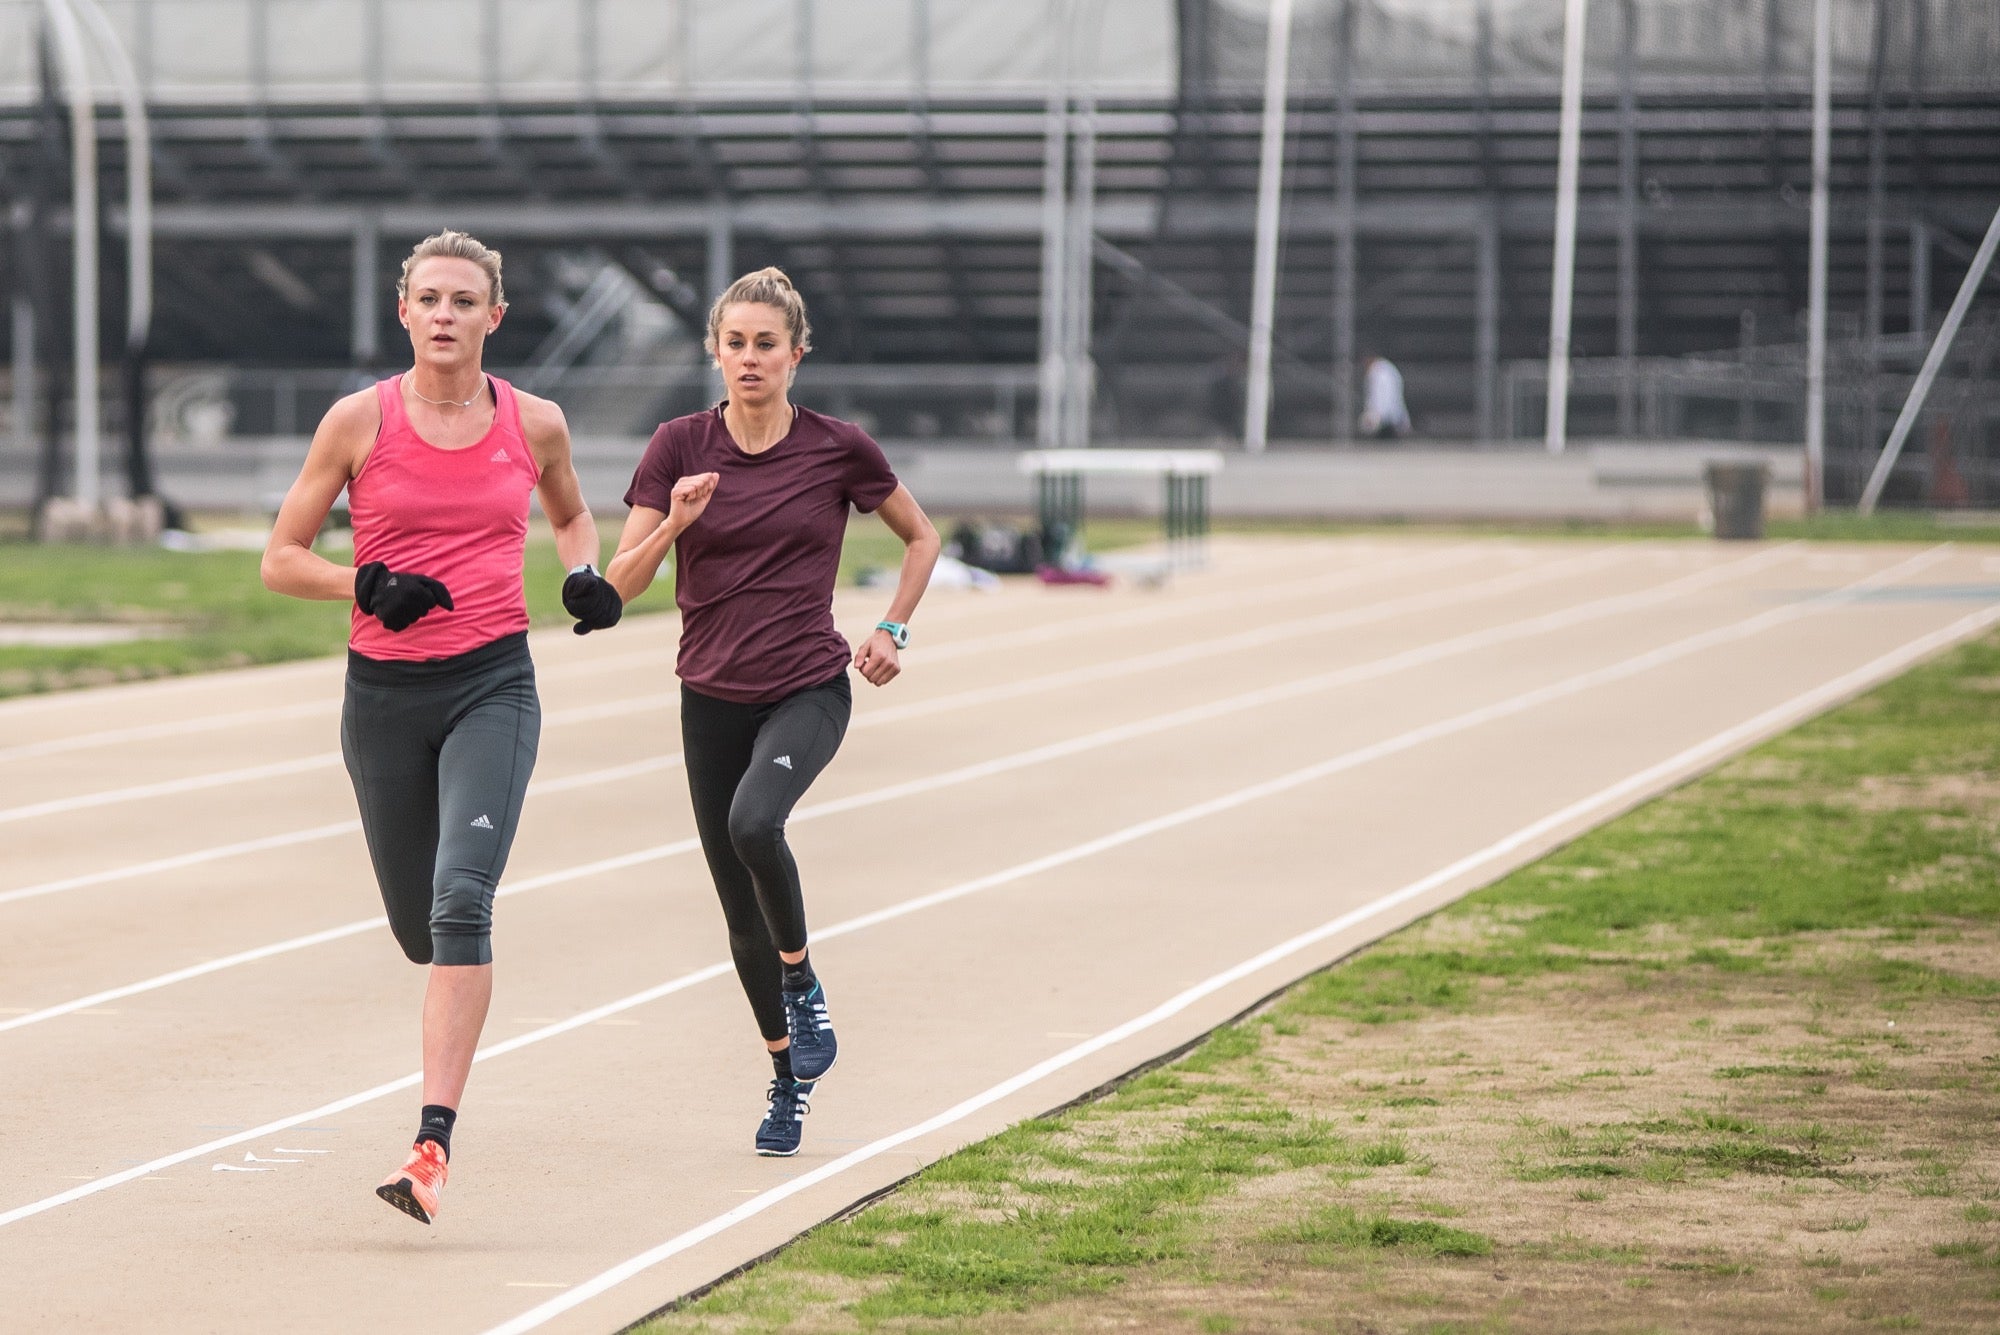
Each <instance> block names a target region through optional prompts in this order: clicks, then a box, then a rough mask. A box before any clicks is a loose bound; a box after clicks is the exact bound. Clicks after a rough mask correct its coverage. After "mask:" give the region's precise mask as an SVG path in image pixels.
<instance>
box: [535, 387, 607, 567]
mask: <svg viewBox="0 0 2000 1335" xmlns="http://www.w3.org/2000/svg"><path fill="white" fill-rule="evenodd" d="M516 393H517V397H518V398H519V399H520V403H521V429H522V430H523V431H525V432H526V433H527V436H528V448H529V449H530V450H533V451H534V454H535V465H536V467H538V468H540V469H541V472H542V479H541V481H540V482H537V483H536V484H535V494H536V495H537V496H539V497H540V498H541V502H542V513H543V514H544V515H546V516H548V520H549V527H550V528H552V529H554V530H555V535H556V555H557V556H558V557H560V558H561V559H562V564H563V569H565V570H574V569H575V568H576V567H578V566H580V565H583V564H584V563H586V562H588V563H589V564H591V565H596V564H597V560H598V555H599V553H598V538H597V521H596V520H595V519H593V518H592V517H591V514H590V507H589V506H587V505H585V504H584V501H583V484H582V483H581V482H580V481H578V480H577V476H576V464H575V462H574V461H573V460H572V459H571V458H570V443H569V423H568V422H567V421H566V420H565V419H564V418H563V411H562V409H561V408H559V407H557V406H556V405H555V404H554V403H551V402H550V401H549V400H547V399H543V398H537V397H536V396H535V395H533V394H521V393H519V392H518V391H516Z"/></svg>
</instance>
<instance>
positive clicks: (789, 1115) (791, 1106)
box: [770, 1077, 812, 1122]
mask: <svg viewBox="0 0 2000 1335" xmlns="http://www.w3.org/2000/svg"><path fill="white" fill-rule="evenodd" d="M811 1098H812V1086H811V1085H806V1084H801V1083H800V1082H798V1081H796V1080H786V1079H784V1078H782V1077H780V1078H778V1079H776V1080H773V1081H772V1082H771V1113H770V1117H771V1120H772V1121H774V1122H776V1121H787V1122H796V1121H798V1120H799V1119H800V1118H801V1117H804V1116H805V1115H806V1114H807V1113H809V1112H811V1111H812V1104H811V1102H810V1100H811Z"/></svg>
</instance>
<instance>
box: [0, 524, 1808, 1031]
mask: <svg viewBox="0 0 2000 1335" xmlns="http://www.w3.org/2000/svg"><path fill="white" fill-rule="evenodd" d="M1782 550H1783V549H1773V550H1772V551H1769V552H1764V553H1759V554H1757V555H1756V556H1753V557H1748V558H1744V559H1743V560H1741V561H1737V562H1732V563H1729V564H1727V565H1723V566H1714V567H1710V568H1708V569H1707V570H1703V571H1697V572H1695V573H1694V574H1692V575H1686V576H1683V577H1681V578H1680V579H1678V580H1673V581H1669V582H1668V583H1667V584H1664V585H1659V586H1656V587H1655V588H1653V589H1649V590H1637V591H1634V592H1633V593H1629V594H1616V595H1613V596H1612V597H1611V598H1610V599H1599V600H1595V601H1594V602H1589V603H1583V604H1578V605H1576V606H1574V607H1571V608H1566V609H1559V610H1558V611H1557V612H1553V613H1546V614H1543V615H1542V616H1540V617H1536V618H1530V619H1528V621H1526V622H1521V623H1509V624H1507V625H1503V626H1499V627H1491V628H1488V629H1487V630H1483V631H1474V632H1470V633H1469V634H1467V635H1462V636H1457V637H1453V638H1452V639H1448V640H1444V641H1440V642H1437V643H1434V644H1431V645H1424V646H1418V647H1416V648H1414V649H1410V650H1406V651H1403V652H1402V653H1399V654H1393V655H1390V656H1389V657H1387V658H1383V659H1376V660H1373V661H1371V662H1367V663H1360V664H1354V665H1351V666H1349V667H1346V668H1336V669H1333V670H1331V671H1328V672H1323V673H1316V674H1313V675H1312V676H1309V677H1304V678H1300V679H1297V680H1295V681H1291V682H1285V683H1280V684H1279V685H1276V686H1269V687H1263V688H1260V689H1258V690H1254V691H1247V692H1243V693H1241V694H1239V695H1235V696H1230V697H1226V698H1224V699H1221V700H1214V701H1210V702H1208V703H1206V704H1201V705H1195V706H1191V707H1189V708H1186V709H1179V710H1172V711H1169V712H1167V713H1165V714H1159V715H1154V716H1152V717H1151V718H1148V719H1139V720H1134V721H1132V722H1129V723H1123V724H1117V725H1114V726H1112V727H1109V728H1103V729H1099V730H1097V731H1095V732H1091V733H1085V734H1083V735H1081V736H1077V737H1072V738H1066V739H1064V740H1062V741H1059V742H1050V743H1046V744H1044V745H1042V746H1038V747H1032V748H1029V749H1028V750H1026V751H1020V752H1015V753H1014V754H1012V755H1008V756H1000V757H996V758H994V759H991V760H985V761H979V762H975V763H974V764H971V765H965V766H961V767H959V768H957V769H953V770H947V771H944V772H942V773H938V774H932V775H927V776H925V777H923V778H920V779H912V780H906V781H904V782H902V783H896V784H890V785H886V786H884V787H881V788H875V789H870V790H868V791H866V792H863V793H856V794H851V795H849V796H847V797H841V798H831V799H828V800H826V801H823V802H816V803H809V804H807V805H805V806H802V807H800V808H798V809H797V810H796V811H794V812H793V813H792V817H791V819H792V821H793V822H794V823H797V822H799V821H810V820H816V819H820V818H823V817H826V816H831V815H837V814H841V813H843V812H848V811H856V810H860V809H863V808H865V807H870V806H875V805H879V804H881V803H885V802H890V801H894V800H897V799H899V798H903V797H910V796H919V795H922V794H925V793H930V792H935V791H937V790H939V789H941V788H946V787H951V786H955V785H958V784H962V783H968V782H972V781H975V780H978V779H983V778H990V777H993V776H995V775H998V774H1003V773H1006V772H1009V771H1012V770H1017V769H1023V768H1026V767H1028V766H1031V765H1036V764H1042V763H1045V762H1048V761H1051V760H1057V759H1062V758H1066V757H1068V756H1072V755H1078V754H1082V753H1084V752H1086V751H1090V750H1095V749H1098V748H1100V747H1104V746H1109V745H1113V744H1115V743H1117V742H1122V741H1129V740H1132V739H1134V738H1138V737H1143V736H1148V735H1151V734H1154V733H1158V732H1164V731H1167V730H1169V729H1172V728H1177V727H1183V726H1187V725H1189V724H1193V723H1199V722H1205V721H1208V720H1210V719H1214V718H1219V717H1223V716H1225V715H1228V714H1232V713H1239V712H1242V711H1244V710H1248V709H1255V708H1258V707H1261V706H1263V705H1267V704H1273V703H1277V702H1280V701H1284V700H1289V699H1294V698H1297V697H1299V696H1302V695H1307V694H1311V693H1315V692H1318V691H1323V690H1330V689H1335V688H1337V687H1340V686H1345V685H1352V684H1356V683H1359V682H1363V681H1368V680H1373V679H1376V678H1379V677H1383V676H1388V675H1391V674H1393V673H1395V672H1399V671H1404V670H1407V669H1409V668H1412V667H1417V666H1421V665H1423V664H1425V663H1429V662H1435V661H1437V660H1439V659H1441V658H1446V657H1451V656H1454V655H1456V654H1459V653H1464V652H1468V651H1470V650H1472V649H1476V648H1483V647H1487V646H1489V645H1491V644H1496V643H1505V642H1506V641H1507V640H1509V639H1513V638H1518V637H1519V636H1520V635H1521V634H1524V633H1531V632H1530V631H1524V630H1522V627H1524V626H1527V627H1531V628H1532V631H1540V630H1546V629H1552V628H1558V627H1560V626H1562V625H1567V624H1571V623H1572V622H1573V621H1577V620H1586V619H1590V616H1595V615H1602V614H1604V612H1605V608H1604V604H1606V603H1615V604H1616V605H1617V609H1618V610H1624V609H1627V608H1629V607H1630V606H1634V605H1639V606H1643V605H1650V604H1651V603H1654V602H1658V601H1663V600H1665V599H1666V598H1669V597H1675V596H1679V595H1680V594H1681V593H1685V592H1687V591H1689V587H1690V586H1691V585H1692V586H1693V587H1705V586H1706V585H1707V584H1710V583H1714V582H1716V581H1717V580H1719V579H1720V578H1722V577H1724V576H1725V575H1726V574H1728V573H1729V572H1732V571H1734V572H1736V573H1741V568H1742V567H1744V566H1746V565H1751V564H1752V563H1753V562H1754V563H1758V565H1757V566H1756V567H1754V568H1761V565H1762V564H1768V563H1770V562H1771V561H1773V560H1775V559H1776V557H1777V554H1778V553H1779V552H1780V551H1782ZM1635 599H1636V600H1639V601H1638V602H1637V603H1636V604H1635V603H1632V602H1631V601H1629V600H1635ZM1593 609H1595V610H1593ZM1585 613H1589V614H1590V616H1586V615H1584V614H1585ZM884 712H885V713H886V712H887V711H884ZM874 717H875V718H876V719H878V720H881V719H882V715H880V714H878V715H876V716H874ZM679 761H680V756H679V755H678V753H676V754H675V755H673V756H668V757H658V758H654V759H650V760H645V761H639V762H635V763H634V764H632V765H628V766H623V767H620V768H619V769H618V770H616V771H592V772H591V773H589V774H584V775H572V776H570V777H569V778H566V779H553V780H547V781H538V782H537V783H536V784H534V785H531V787H530V789H529V791H530V792H531V793H542V792H554V791H563V790H566V789H569V788H580V787H584V786H586V784H587V783H597V782H604V781H606V780H605V779H604V777H603V776H604V775H606V774H614V775H616V776H618V777H627V776H631V775H636V774H640V773H646V772H650V771H652V770H656V769H662V768H666V767H667V766H669V765H671V764H678V763H679ZM359 829H360V822H359V821H352V820H351V821H346V822H341V823H338V824H334V825H327V826H320V827H317V828H315V829H313V830H307V831H301V832H298V834H296V835H281V836H272V837H270V838H266V839H262V840H251V841H247V842H245V843H243V844H238V845H231V846H228V850H227V851H228V852H229V853H230V854H232V855H233V854H234V853H238V852H242V853H249V852H259V851H265V850H268V849H271V848H277V847H283V846H287V845H289V844H293V843H302V842H307V841H308V840H311V839H319V838H328V837H333V836H336V835H341V834H351V833H355V832H357V831H358V830H359ZM698 847H699V843H698V841H696V840H694V839H681V840H676V841H673V842H670V843H666V844H660V845H655V846H653V847H650V848H643V849H638V850H635V851H633V852H629V853H623V854H618V855H615V856H613V857H610V858H604V859H599V860H597V861H594V862H590V863H586V864H583V865H580V866H576V867H568V868H563V869H561V870H558V871H553V872H545V873H542V874H540V875H537V876H533V877H528V878H525V879H523V880H519V881H510V882H508V883H506V884H504V885H502V886H501V887H500V888H499V889H498V891H497V892H496V895H495V897H496V898H505V897H507V896H510V895H515V894H520V893H522V892H524V891H528V890H536V889H542V888H544V887H546V886H550V885H559V884H564V883H566V882H569V881H575V880H582V879H585V878H587V877H590V876H596V875H602V874H605V873H608V872H612V871H620V870H624V869H626V868H629V867H635V866H640V865H643V864H645V863H648V862H654V861H661V860H664V859H666V858H669V857H675V856H678V855H680V854H683V853H687V852H691V851H694V850H695V849H697V848H698ZM202 860H207V859H205V858H204V857H203V855H202V854H200V853H194V854H183V855H180V856H179V857H176V858H167V859H161V860H159V861H158V862H155V863H150V864H144V865H145V868H146V869H147V870H161V871H166V870H176V869H179V868H182V867H186V866H190V865H194V864H195V863H196V862H198V861H202ZM107 875H108V874H107V873H99V874H96V875H95V876H85V877H77V878H71V880H70V881H67V882H51V883H49V886H48V887H46V888H45V887H29V888H28V890H27V891H12V892H9V893H8V894H0V903H6V902H7V901H8V900H9V898H10V897H24V896H25V895H26V894H27V893H29V892H32V891H40V892H41V893H54V892H55V891H57V890H62V889H70V888H76V887H77V886H78V885H83V884H102V883H104V880H105V879H106V877H107ZM386 925H387V920H386V919H385V918H383V917H380V916H375V917H370V918H366V919H361V920H358V921H355V922H350V923H346V924H342V925H340V926H337V927H330V928H325V929H322V930H320V931H317V932H310V933H306V934H304V935H302V936H297V937H291V938H288V939H286V940H283V941H278V942H273V943H270V944H268V945H264V946H257V947H252V948H251V949H248V950H243V951H237V952H234V953H232V954H229V955H225V956H221V957H219V958H217V959H213V960H208V961H205V962H203V963H200V964H193V965H187V966H184V967H182V968H179V969H174V970H170V971H168V972H166V973H163V974H159V975H156V976H154V977H152V978H147V979H142V980H140V981H138V982H134V983H127V984H122V985H120V986H118V987H114V988H108V989H105V990H103V991H99V992H93V993H91V994H90V995H88V996H85V997H80V998H76V999H73V1000H71V1001H66V1002H60V1003H57V1004H55V1005H52V1006H47V1007H43V1008H41V1009H38V1010H34V1011H30V1012H27V1013H24V1014H22V1015H19V1016H15V1017H13V1018H12V1019H8V1020H0V1033H6V1032H7V1031H9V1030H12V1029H21V1028H26V1027H28V1026H29V1025H34V1024H41V1023H44V1022H46V1021H48V1020H53V1019H57V1018H59V1017H61V1016H64V1015H69V1014H73V1013H75V1012H77V1011H81V1010H87V1009H90V1008H92V1007H94V1006H101V1005H105V1004H107V1003H109V1002H112V1001H119V1000H123V999H125V998H127V997H132V996H137V995H140V994H142V993H145V992H152V991H157V990H159V989H161V988H164V987H170V986H173V985H174V984H176V983H182V982H188V981H190V980H192V979H195V978H201V977H206V976H208V975H210V974H214V973H220V972H222V971H224V970H226V969H232V968H236V967H238V966H240V965H245V964H253V963H256V962H258V961H260V960H266V959H271V958H273V957H275V956H278V955H283V954H290V953H292V952H293V951H297V950H305V949H309V948H311V947H313V946H317V945H323V944H326V943H328V942H331V941H337V940H342V939H344V938H346V937H349V936H354V935H358V934H360V933H362V932H366V931H371V930H374V929H375V928H378V927H383V926H386Z"/></svg>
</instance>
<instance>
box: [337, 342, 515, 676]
mask: <svg viewBox="0 0 2000 1335" xmlns="http://www.w3.org/2000/svg"><path fill="white" fill-rule="evenodd" d="M487 381H488V382H489V383H490V384H491V385H492V386H493V398H494V411H493V425H492V427H491V428H489V429H488V431H487V432H486V434H485V435H484V436H482V437H481V438H480V439H479V441H478V443H477V444H473V445H468V446H466V447H465V448H464V449H461V450H443V449H439V448H438V447H437V446H435V445H433V444H431V443H430V442H429V441H427V440H425V439H424V438H423V437H422V436H419V435H418V434H417V432H416V428H415V427H413V426H412V425H411V424H410V418H409V415H408V414H407V413H405V412H404V411H403V377H402V376H392V377H390V378H389V379H387V380H382V381H378V382H377V383H376V385H375V399H376V402H378V403H379V404H381V406H382V430H381V434H379V435H378V436H376V437H375V446H374V448H373V449H371V450H369V451H368V458H367V459H366V460H365V461H363V463H362V465H361V473H360V476H358V477H356V478H355V479H354V480H353V481H352V482H349V483H348V484H347V505H348V511H349V513H350V514H351V515H352V516H353V518H354V564H355V565H357V566H360V565H365V564H367V563H368V562H370V561H381V562H383V563H384V564H386V565H387V566H388V567H389V569H391V570H406V571H409V572H411V573H413V574H418V575H429V576H430V577H431V578H432V579H435V580H438V581H440V582H441V583H442V584H443V585H444V586H445V588H447V589H449V590H450V591H451V599H452V604H453V610H451V611H449V612H447V611H446V610H445V609H443V608H441V607H439V608H433V609H432V610H431V611H430V612H429V613H427V614H425V616H424V617H423V618H422V619H421V620H419V621H418V622H417V623H416V624H415V625H413V626H411V627H409V628H408V629H407V630H403V631H399V632H392V631H390V630H389V629H387V628H386V627H384V626H383V624H382V623H381V622H380V621H378V620H376V619H375V618H374V617H372V616H364V615H362V612H361V609H360V608H358V607H357V608H355V609H354V621H353V629H352V631H351V633H350V634H349V636H348V644H349V645H350V646H352V647H353V649H354V651H355V652H356V653H359V654H362V655H364V656H366V657H368V658H379V659H387V660H390V661H395V662H420V661H423V660H426V659H434V658H450V657H453V656H454V655H457V654H463V653H468V652H470V651H471V650H474V649H477V648H479V647H480V646H481V645H486V644H491V643H492V642H493V641H495V640H497V639H499V638H501V637H502V636H504V635H512V634H513V633H515V632H516V631H522V630H526V629H527V628H528V599H527V594H526V592H525V591H524V590H523V588H522V585H521V565H522V559H523V556H524V553H525V549H526V547H527V541H528V497H529V494H530V493H531V492H533V490H534V488H535V483H536V482H537V481H539V480H540V478H541V469H540V468H538V467H537V466H536V464H535V456H534V453H533V452H532V451H531V450H529V448H528V438H527V436H526V435H525V434H524V433H523V432H522V430H521V405H520V403H519V401H518V400H517V399H515V397H514V387H513V386H512V385H510V384H508V383H507V382H506V381H504V380H502V379H500V378H499V377H498V376H488V377H487Z"/></svg>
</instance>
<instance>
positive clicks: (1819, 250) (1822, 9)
mask: <svg viewBox="0 0 2000 1335" xmlns="http://www.w3.org/2000/svg"><path fill="white" fill-rule="evenodd" d="M1832 126H1833V0H1813V109H1812V241H1811V247H1810V253H1809V254H1808V257H1807V268H1808V274H1807V280H1806V281H1807V296H1806V312H1807V314H1806V513H1807V514H1818V513H1819V511H1820V507H1821V506H1822V505H1824V504H1825V502H1826V252H1827V175H1828V170H1829V166H1830V162H1831V158H1832V153H1833V132H1832Z"/></svg>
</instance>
